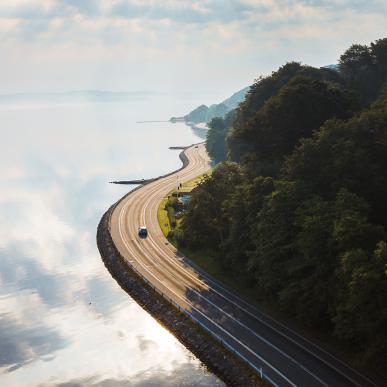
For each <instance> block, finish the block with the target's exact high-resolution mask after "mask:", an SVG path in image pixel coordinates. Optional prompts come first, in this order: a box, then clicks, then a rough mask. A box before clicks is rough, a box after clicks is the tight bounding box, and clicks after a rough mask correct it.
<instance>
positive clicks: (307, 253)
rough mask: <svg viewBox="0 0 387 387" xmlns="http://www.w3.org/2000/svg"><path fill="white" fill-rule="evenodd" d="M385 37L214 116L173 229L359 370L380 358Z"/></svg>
mask: <svg viewBox="0 0 387 387" xmlns="http://www.w3.org/2000/svg"><path fill="white" fill-rule="evenodd" d="M386 75H387V39H382V40H377V41H376V42H374V43H371V45H370V46H364V45H353V46H351V47H350V48H349V49H348V50H347V51H346V52H345V53H344V54H343V55H342V56H341V58H340V64H339V71H334V70H330V69H314V68H312V67H308V66H302V65H300V64H299V63H295V62H292V63H288V64H286V65H285V66H283V67H281V68H280V69H279V70H278V71H276V72H273V73H272V74H271V75H270V76H268V77H265V78H259V79H258V80H257V81H256V83H255V84H254V85H253V86H252V87H251V88H250V90H249V92H248V93H247V96H246V99H245V101H244V102H242V103H241V104H240V105H239V107H238V108H237V109H236V110H235V111H234V112H232V113H229V115H228V116H227V117H226V118H225V119H213V120H212V122H211V123H210V130H209V132H208V136H207V150H208V152H209V154H210V155H211V157H212V158H213V159H214V161H215V162H220V161H223V160H229V161H226V162H225V161H223V162H221V163H220V164H218V165H217V167H215V169H214V171H213V174H212V175H211V176H210V177H208V178H206V179H205V180H204V181H203V182H202V183H201V184H200V185H199V186H198V187H197V188H196V189H195V190H194V191H193V192H192V198H191V200H190V202H189V205H188V209H187V211H186V214H185V217H184V219H183V221H182V223H181V225H180V228H179V229H178V230H177V232H176V237H177V240H178V243H180V244H181V245H185V246H186V247H188V248H190V249H191V250H197V251H203V250H205V251H206V253H207V254H210V255H212V256H213V257H214V259H216V260H217V261H218V262H219V263H220V265H221V266H222V267H223V270H224V271H225V272H226V273H228V274H229V275H230V276H233V277H235V278H236V279H241V280H243V281H246V283H247V284H249V286H251V287H252V288H253V289H254V294H255V297H256V299H257V300H266V301H267V300H269V301H270V302H272V303H273V304H275V305H276V306H277V307H278V308H280V309H281V310H282V311H283V312H284V313H287V314H289V315H290V316H292V317H293V318H295V319H298V320H299V321H301V322H302V323H303V324H304V325H306V326H308V327H309V328H310V329H312V330H318V331H323V332H328V333H330V334H332V335H335V336H336V337H337V338H338V340H339V341H340V342H341V343H342V345H343V346H344V347H345V348H346V349H347V350H348V349H349V350H351V351H352V352H353V354H354V356H355V357H356V360H357V361H358V362H359V363H362V364H371V363H372V364H373V365H374V364H379V365H383V364H385V363H386V362H387V358H386V356H387V355H386V354H387V351H386V348H387V330H386V328H385V327H386V326H387V307H386V300H387V270H386V269H387V244H386V241H387V93H386V85H387V83H386Z"/></svg>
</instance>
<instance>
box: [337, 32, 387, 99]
mask: <svg viewBox="0 0 387 387" xmlns="http://www.w3.org/2000/svg"><path fill="white" fill-rule="evenodd" d="M339 65H340V67H339V68H340V73H341V74H342V76H343V78H344V79H345V81H346V83H347V85H348V87H350V88H351V89H352V90H354V91H355V93H356V94H357V96H358V99H359V101H360V102H361V103H362V105H364V106H366V105H367V104H369V103H370V102H372V101H374V100H375V99H376V98H378V97H379V96H380V95H381V94H382V93H383V92H384V91H385V90H386V86H387V39H380V40H377V41H376V42H374V43H371V45H370V46H366V45H360V44H354V45H352V46H351V47H350V48H349V49H348V50H347V51H346V52H345V53H344V54H343V55H341V57H340V63H339Z"/></svg>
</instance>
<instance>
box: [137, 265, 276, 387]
mask: <svg viewBox="0 0 387 387" xmlns="http://www.w3.org/2000/svg"><path fill="white" fill-rule="evenodd" d="M130 267H131V269H132V270H133V271H134V272H135V273H136V274H137V275H138V276H139V277H140V278H141V279H142V280H143V281H144V282H145V283H147V284H148V285H149V286H150V287H151V288H152V289H153V290H154V291H155V292H156V293H158V294H160V295H161V296H162V297H163V298H164V299H165V300H166V301H168V302H169V303H170V304H172V305H174V306H175V307H176V308H177V309H178V310H179V311H180V312H183V313H184V314H186V315H187V316H188V317H189V318H190V319H191V320H193V321H194V322H195V323H197V324H198V325H199V326H200V327H201V328H203V329H204V330H205V331H206V332H207V333H209V334H210V335H211V336H212V337H213V338H214V339H215V340H216V341H218V342H219V344H220V345H221V346H224V347H226V348H227V349H228V350H229V351H231V352H232V353H233V354H234V355H236V356H238V357H239V358H240V359H241V360H242V361H244V362H245V363H247V364H248V365H249V366H250V367H251V368H253V369H254V370H255V371H256V372H257V373H258V374H259V375H260V376H261V379H263V380H266V381H267V382H269V383H270V384H272V385H273V386H275V387H279V385H278V384H277V383H275V382H274V381H273V380H272V379H271V378H270V377H269V376H268V375H267V374H265V372H264V371H263V368H262V366H261V367H260V368H258V367H257V366H256V365H255V364H253V363H252V362H251V361H250V360H249V359H247V358H246V357H245V356H244V355H242V354H241V353H240V352H239V351H237V350H236V349H235V348H234V347H233V346H232V345H230V344H229V343H228V342H227V341H225V340H224V339H222V338H221V337H220V336H219V335H218V334H216V333H215V332H213V331H212V330H211V329H210V328H209V327H207V326H206V325H205V324H203V323H202V322H201V321H199V320H198V319H197V318H196V317H195V316H194V315H193V314H192V313H190V312H189V311H188V310H187V309H185V308H183V307H182V306H180V305H179V304H178V303H177V302H176V301H174V300H172V298H170V297H168V296H167V295H166V294H165V293H163V292H162V291H161V290H159V289H158V288H157V287H156V286H155V285H153V284H152V283H151V282H150V281H149V280H148V279H147V278H145V277H144V276H143V275H142V274H141V273H140V272H139V271H138V270H137V269H136V268H135V267H134V266H133V265H130Z"/></svg>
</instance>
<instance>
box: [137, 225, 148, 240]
mask: <svg viewBox="0 0 387 387" xmlns="http://www.w3.org/2000/svg"><path fill="white" fill-rule="evenodd" d="M138 235H139V237H140V238H146V237H147V236H148V230H147V228H146V227H145V226H141V227H140V228H139V229H138Z"/></svg>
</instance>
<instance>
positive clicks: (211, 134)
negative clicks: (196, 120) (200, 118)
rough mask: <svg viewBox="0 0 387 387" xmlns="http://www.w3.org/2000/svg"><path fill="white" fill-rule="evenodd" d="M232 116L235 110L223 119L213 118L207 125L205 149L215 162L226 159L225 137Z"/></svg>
mask: <svg viewBox="0 0 387 387" xmlns="http://www.w3.org/2000/svg"><path fill="white" fill-rule="evenodd" d="M234 118H235V110H232V111H231V112H229V113H228V114H227V115H226V117H225V118H224V119H223V118H220V117H216V118H213V119H212V120H211V121H210V123H209V125H208V126H209V130H208V132H207V141H206V149H207V152H208V154H209V155H210V157H211V158H212V160H213V161H215V163H219V162H220V161H225V160H226V159H227V147H226V137H227V135H228V132H229V130H230V128H231V125H232V123H233V121H234Z"/></svg>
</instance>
